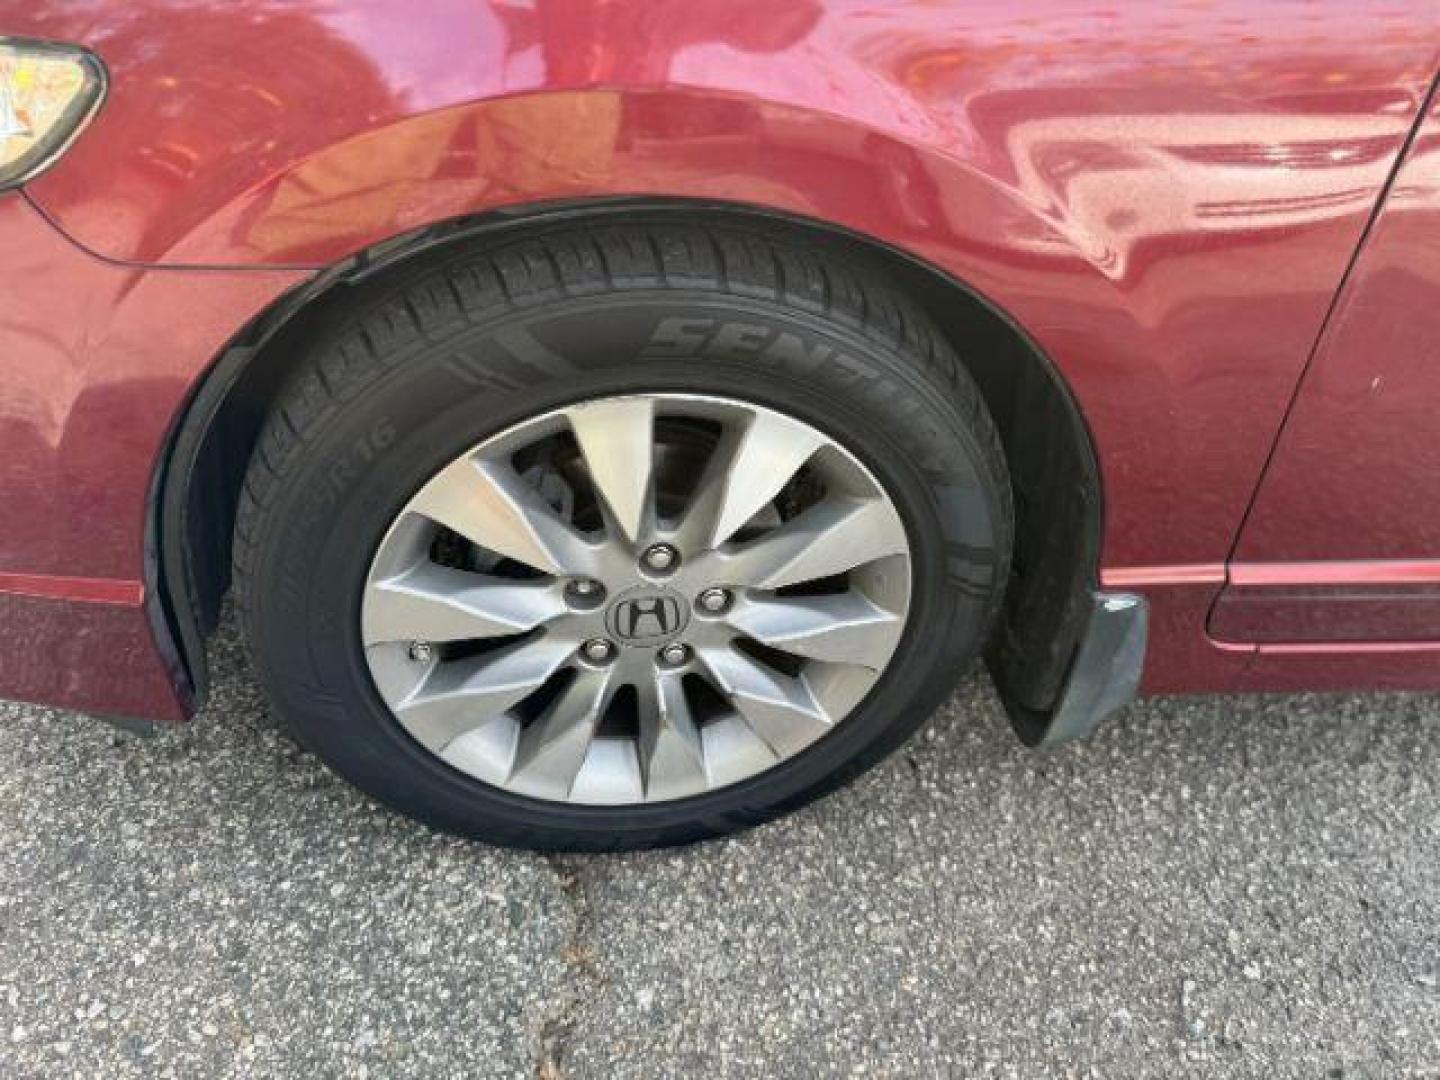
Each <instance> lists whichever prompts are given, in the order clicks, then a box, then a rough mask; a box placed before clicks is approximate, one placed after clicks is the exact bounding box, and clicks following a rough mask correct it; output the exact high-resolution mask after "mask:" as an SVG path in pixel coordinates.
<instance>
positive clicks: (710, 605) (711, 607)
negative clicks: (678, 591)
mask: <svg viewBox="0 0 1440 1080" xmlns="http://www.w3.org/2000/svg"><path fill="white" fill-rule="evenodd" d="M696 603H698V604H699V606H700V610H701V611H708V612H709V613H710V614H711V615H719V614H720V613H721V612H722V611H724V610H725V609H726V608H728V607H729V606H730V592H729V590H727V589H706V590H705V591H704V592H702V593H701V594H700V595H699V596H698V597H696Z"/></svg>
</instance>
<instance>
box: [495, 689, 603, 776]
mask: <svg viewBox="0 0 1440 1080" xmlns="http://www.w3.org/2000/svg"><path fill="white" fill-rule="evenodd" d="M613 670H614V669H613V668H606V669H602V670H598V671H597V670H595V669H592V668H579V669H577V672H576V676H575V679H574V681H572V682H571V683H570V685H569V686H567V687H566V688H565V689H564V690H562V691H561V692H560V693H559V695H557V696H556V698H555V700H554V701H552V702H551V703H550V704H549V705H548V706H547V707H546V709H545V711H544V712H543V713H541V714H540V716H538V717H536V718H535V720H534V721H532V722H531V723H530V724H529V725H528V726H527V727H526V728H525V730H524V731H522V732H521V733H520V745H519V748H518V749H517V750H516V753H515V763H514V766H513V767H512V769H511V772H510V778H509V783H510V786H511V787H512V788H514V789H515V790H516V791H520V792H524V793H525V794H528V795H537V796H540V797H543V798H552V799H563V798H565V797H566V796H568V795H569V794H570V790H571V788H573V787H574V785H575V777H576V776H578V775H579V774H580V769H581V767H582V766H583V765H584V764H585V757H586V755H587V754H589V752H590V744H591V742H592V741H593V740H594V738H595V728H596V726H597V725H598V724H599V723H600V718H601V716H602V715H604V712H605V706H606V704H607V703H608V702H609V700H610V695H611V693H612V692H613V690H614V685H613V684H614V679H613Z"/></svg>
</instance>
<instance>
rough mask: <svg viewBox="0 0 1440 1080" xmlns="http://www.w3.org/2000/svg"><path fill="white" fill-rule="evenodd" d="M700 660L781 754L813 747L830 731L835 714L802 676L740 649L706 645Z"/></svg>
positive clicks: (743, 714) (727, 694) (776, 751)
mask: <svg viewBox="0 0 1440 1080" xmlns="http://www.w3.org/2000/svg"><path fill="white" fill-rule="evenodd" d="M701 659H703V660H704V662H705V666H706V667H707V668H708V669H709V670H710V674H711V675H712V676H713V677H714V679H715V682H716V684H717V685H718V686H719V687H720V690H721V692H722V693H724V695H725V696H726V697H727V698H729V699H730V702H731V703H732V704H733V705H734V706H735V709H736V711H737V712H738V713H739V714H740V715H741V716H742V717H744V719H745V721H746V723H748V724H749V725H750V728H751V730H753V731H754V732H755V734H757V735H759V736H760V738H762V739H764V740H765V742H766V744H767V745H768V746H769V747H770V749H771V750H772V751H774V753H775V755H776V756H777V757H784V756H786V755H789V754H793V753H795V752H796V751H798V750H801V749H803V748H804V747H806V746H809V745H810V744H811V743H812V742H814V741H815V740H816V739H818V738H819V737H820V736H821V735H824V734H825V733H826V732H827V731H829V730H830V717H829V716H828V715H826V713H825V710H824V708H822V707H821V705H820V703H819V702H818V701H816V700H815V695H814V694H812V693H811V692H810V687H809V686H807V685H806V683H805V680H804V679H803V678H796V677H793V676H789V675H783V674H781V673H780V672H777V671H773V670H771V669H770V668H768V667H765V666H764V665H762V664H760V663H759V662H758V661H756V660H753V659H751V658H750V657H748V656H746V655H745V654H744V653H742V652H740V651H738V650H736V649H729V648H727V649H706V650H704V651H703V652H702V653H701Z"/></svg>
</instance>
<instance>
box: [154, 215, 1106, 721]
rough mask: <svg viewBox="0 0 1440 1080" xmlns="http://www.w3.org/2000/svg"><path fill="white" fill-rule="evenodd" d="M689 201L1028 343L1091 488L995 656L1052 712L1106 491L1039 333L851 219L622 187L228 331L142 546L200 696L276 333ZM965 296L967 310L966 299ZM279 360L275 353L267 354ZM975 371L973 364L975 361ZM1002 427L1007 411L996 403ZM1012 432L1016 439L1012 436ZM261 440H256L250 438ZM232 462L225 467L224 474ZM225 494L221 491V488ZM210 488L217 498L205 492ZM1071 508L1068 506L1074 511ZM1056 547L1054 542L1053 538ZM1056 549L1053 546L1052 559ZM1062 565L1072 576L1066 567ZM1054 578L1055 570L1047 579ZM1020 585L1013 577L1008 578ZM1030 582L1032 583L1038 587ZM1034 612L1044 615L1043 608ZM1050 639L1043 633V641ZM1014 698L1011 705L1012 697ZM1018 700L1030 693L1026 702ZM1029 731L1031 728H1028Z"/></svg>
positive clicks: (1017, 686) (285, 298)
mask: <svg viewBox="0 0 1440 1080" xmlns="http://www.w3.org/2000/svg"><path fill="white" fill-rule="evenodd" d="M671 213H676V214H679V213H684V214H689V215H694V214H703V215H706V216H710V217H726V218H731V219H735V220H745V221H750V222H763V223H769V224H770V225H771V226H773V227H776V228H784V229H786V230H789V231H798V232H803V233H808V234H809V235H810V236H812V237H814V238H815V239H816V240H817V241H823V242H826V243H830V244H835V245H838V246H840V247H842V248H844V249H846V250H848V251H852V252H854V253H856V254H858V255H860V256H862V257H865V258H867V259H869V260H870V261H872V262H874V261H880V262H881V263H882V264H883V265H884V266H885V267H886V268H887V269H889V270H890V271H892V272H893V273H895V274H898V275H899V276H900V277H901V278H902V280H900V281H898V282H897V284H899V285H900V286H901V287H902V288H907V287H908V288H909V289H919V290H921V291H922V292H924V293H925V294H926V295H924V296H923V297H919V299H920V301H921V302H922V304H924V306H926V307H927V309H929V310H930V314H932V316H938V317H939V321H940V322H941V323H942V326H941V329H942V331H945V332H947V335H948V334H949V333H950V331H951V330H952V329H953V327H951V328H947V327H946V326H945V325H943V323H944V322H945V320H946V317H947V316H946V313H947V312H953V313H954V315H955V317H956V319H957V320H963V319H964V318H965V317H966V316H967V315H973V314H974V313H976V312H984V313H985V317H986V318H988V319H990V320H992V325H993V328H995V330H996V332H997V333H998V332H1001V328H1003V333H1004V334H1006V335H1008V337H1009V340H1010V341H1012V342H1013V343H1015V345H1016V347H1017V348H1019V349H1021V350H1023V351H1024V352H1025V353H1026V354H1028V361H1029V362H1030V363H1031V364H1032V365H1033V366H1032V368H1031V370H1030V372H1029V377H1028V379H1027V381H1028V382H1029V383H1030V384H1031V385H1030V387H1029V389H1028V390H1021V391H1019V392H1018V396H1017V397H1016V398H1015V400H1013V401H1009V402H1008V404H1009V405H1013V406H1015V407H1018V408H1024V407H1025V405H1026V401H1025V398H1026V395H1027V394H1028V395H1030V396H1031V397H1032V398H1033V397H1034V395H1035V394H1037V393H1043V394H1045V395H1046V397H1047V401H1046V408H1048V409H1051V410H1053V411H1054V415H1053V416H1052V417H1051V418H1050V419H1051V421H1052V422H1053V421H1059V422H1062V423H1064V424H1065V425H1066V427H1067V428H1068V430H1067V432H1066V439H1067V440H1068V443H1069V447H1068V452H1069V453H1070V454H1071V455H1072V463H1073V465H1074V475H1073V477H1072V479H1073V480H1074V482H1075V483H1076V484H1078V485H1079V486H1080V487H1083V488H1084V491H1083V498H1082V499H1081V502H1082V503H1083V505H1082V506H1081V507H1080V508H1079V511H1078V512H1079V514H1080V519H1079V520H1078V521H1077V522H1075V523H1076V524H1078V526H1079V529H1080V535H1078V536H1072V537H1070V539H1072V540H1074V543H1073V544H1069V545H1067V546H1068V547H1069V548H1070V550H1071V555H1070V558H1069V559H1068V560H1066V561H1067V562H1068V565H1067V566H1066V567H1064V568H1063V570H1064V571H1065V572H1064V573H1060V574H1058V575H1057V574H1056V573H1055V572H1054V570H1055V568H1054V567H1053V566H1052V567H1051V570H1052V572H1051V573H1049V574H1047V575H1044V576H1045V577H1046V578H1047V580H1046V581H1042V582H1041V583H1040V586H1041V588H1040V591H1041V592H1044V593H1048V594H1049V599H1048V601H1047V600H1044V599H1043V598H1040V599H1037V598H1036V597H1035V596H1033V595H1032V596H1031V597H1029V598H1028V602H1027V603H1025V604H1021V605H1019V606H1018V607H1017V606H1016V605H1014V604H1009V603H1007V612H1006V615H1005V616H1004V617H1003V618H1004V624H1005V625H1003V626H1002V627H1001V629H1000V632H999V633H997V635H996V642H995V644H994V645H993V646H992V648H991V650H990V652H989V654H988V655H987V660H988V663H989V666H990V668H991V671H992V673H993V674H994V675H995V677H996V680H997V682H998V683H1000V684H1001V686H1002V694H1003V696H1004V698H1005V700H1006V702H1007V706H1011V714H1012V716H1014V717H1016V718H1017V719H1016V722H1017V730H1019V729H1020V723H1021V721H1020V719H1019V718H1020V717H1021V716H1022V715H1023V716H1024V717H1025V720H1024V723H1025V724H1026V725H1028V730H1031V731H1033V730H1034V728H1035V725H1036V723H1037V722H1040V723H1043V722H1044V721H1037V720H1036V717H1037V716H1045V715H1049V713H1050V712H1051V710H1052V708H1054V707H1056V706H1058V704H1059V703H1060V702H1061V700H1062V698H1063V697H1064V691H1065V686H1066V684H1067V682H1068V680H1069V678H1070V674H1071V671H1072V668H1073V667H1074V663H1073V661H1074V658H1075V657H1076V656H1077V654H1078V653H1079V651H1080V650H1081V647H1082V645H1083V642H1084V638H1085V636H1086V631H1087V627H1088V626H1089V625H1090V622H1091V618H1090V616H1091V610H1092V606H1093V600H1092V597H1093V594H1094V590H1095V589H1096V588H1097V584H1098V574H1099V559H1100V545H1101V538H1102V536H1103V532H1104V516H1103V507H1104V493H1103V489H1102V476H1101V470H1100V467H1099V459H1098V455H1097V452H1096V449H1095V439H1094V435H1093V433H1092V432H1091V429H1090V427H1089V425H1088V423H1087V421H1086V418H1085V416H1084V414H1083V412H1082V411H1081V408H1080V405H1079V403H1078V401H1077V399H1076V397H1075V395H1074V393H1073V392H1072V390H1071V388H1070V386H1069V384H1068V382H1067V381H1066V380H1065V378H1064V376H1063V375H1062V374H1061V372H1060V371H1059V369H1058V368H1057V367H1056V365H1055V364H1054V362H1053V361H1052V360H1051V359H1050V358H1049V356H1048V355H1047V354H1046V353H1045V351H1044V350H1043V349H1042V348H1041V347H1040V345H1039V344H1038V343H1037V342H1036V341H1035V340H1034V338H1033V337H1032V336H1031V335H1030V334H1028V333H1027V332H1026V330H1025V329H1024V327H1023V326H1021V325H1020V324H1019V323H1018V322H1017V321H1016V320H1015V319H1014V318H1013V317H1011V316H1010V315H1009V314H1008V313H1007V312H1006V311H1005V310H1004V309H1003V308H1002V307H1001V306H1000V305H998V304H997V303H995V302H994V301H992V300H991V299H989V298H988V297H986V296H984V295H982V294H981V293H979V292H978V291H977V290H975V289H974V288H973V287H971V286H970V285H968V284H967V283H965V282H962V281H960V280H958V279H956V278H955V277H954V276H953V275H952V274H951V273H949V272H948V271H946V270H944V269H942V268H940V267H937V266H935V265H934V264H933V263H930V262H928V261H926V260H925V259H923V258H921V257H919V256H917V255H916V254H914V253H912V252H909V251H906V250H904V249H901V248H898V247H896V246H894V245H892V244H889V243H887V242H885V241H883V240H880V239H877V238H875V237H872V236H868V235H864V234H861V233H857V232H855V231H853V230H851V229H848V228H846V227H843V226H839V225H835V224H833V223H829V222H824V221H819V220H816V219H813V218H808V217H804V216H801V215H797V214H793V213H790V212H787V211H779V210H775V209H773V208H768V207H760V206H753V205H748V204H740V203H734V202H728V201H720V200H711V199H693V198H666V197H622V196H605V197H600V198H587V199H571V200H564V201H557V202H548V203H538V204H531V205H526V206H521V207H507V208H503V209H499V210H492V211H489V212H485V213H482V214H478V215H469V216H466V217H462V218H457V219H451V220H446V221H442V222H437V223H434V224H430V225H427V226H424V227H421V228H417V229H414V230H411V231H409V232H406V233H403V234H401V235H398V236H395V237H392V238H390V239H388V240H385V241H382V242H381V243H378V244H376V245H373V246H372V247H370V248H367V249H366V250H364V251H361V252H359V253H357V254H355V255H352V256H350V257H348V258H346V259H344V260H342V261H340V262H338V263H336V264H334V265H332V266H330V267H328V268H325V269H322V270H319V271H318V272H317V273H316V274H315V275H314V276H313V277H311V278H309V279H307V280H306V281H304V282H303V283H301V284H300V285H298V286H296V287H294V288H292V289H290V290H289V291H288V292H286V293H284V294H282V295H281V296H280V297H279V298H278V299H277V300H275V301H274V302H273V303H271V304H270V305H268V306H267V307H266V308H265V309H263V310H262V311H261V312H259V313H257V314H256V315H255V316H254V318H252V319H251V320H250V321H249V322H248V323H247V324H246V325H245V326H244V327H242V328H241V329H240V331H239V332H238V333H237V334H236V335H235V336H234V337H233V338H232V339H231V341H230V342H229V343H228V344H227V346H226V347H225V348H224V349H223V350H222V351H221V352H220V354H219V355H218V356H217V357H216V359H215V360H214V362H213V363H212V364H211V365H210V366H209V368H208V369H207V370H206V372H205V373H204V375H203V376H202V377H201V378H200V379H198V380H197V382H196V384H195V386H194V387H193V389H192V392H191V394H190V396H189V398H188V400H187V401H186V403H185V405H184V407H183V408H182V409H181V410H180V411H179V412H178V414H177V417H176V421H175V423H174V424H173V425H172V428H171V431H170V433H169V436H168V437H167V439H166V443H165V447H164V451H163V453H162V454H161V456H160V458H159V464H158V466H157V469H156V472H155V474H154V478H153V484H152V489H151V500H150V501H151V505H150V507H149V508H148V515H147V532H148V535H149V537H150V541H151V542H150V544H149V545H147V546H149V547H150V548H151V550H152V552H153V556H154V557H153V558H150V559H147V567H146V572H147V582H146V584H147V595H148V596H149V597H150V598H151V603H152V604H153V605H156V606H157V607H158V609H159V610H158V611H156V612H155V616H154V623H155V627H156V634H157V636H161V635H163V636H164V638H165V639H166V640H162V642H161V647H162V648H163V649H164V650H165V651H166V652H167V653H169V654H171V655H173V656H174V657H175V659H176V668H177V670H178V671H180V672H182V673H183V677H184V679H185V680H186V681H187V682H188V686H187V687H186V688H185V689H186V691H187V693H188V696H189V697H190V698H191V699H192V700H193V701H194V702H195V703H196V704H198V703H200V702H202V701H203V700H204V698H205V695H206V692H207V689H208V682H209V677H208V670H207V666H206V660H205V652H204V645H205V639H206V637H207V635H208V633H209V632H210V631H211V630H212V629H213V628H214V625H215V622H216V620H217V618H218V615H219V605H220V602H221V599H222V597H223V591H224V588H225V587H226V586H227V585H228V580H229V572H228V562H229V551H230V544H229V530H230V529H232V528H233V500H232V501H231V505H230V507H229V509H228V512H227V511H226V510H225V508H224V506H223V487H224V485H225V483H234V481H235V477H234V470H235V469H236V468H237V466H238V468H239V470H240V472H241V473H242V474H243V468H244V463H245V460H248V456H249V454H248V449H249V448H248V447H247V448H246V453H245V454H244V455H243V458H244V460H240V461H238V463H237V462H236V461H235V460H234V457H233V455H231V458H230V459H229V460H226V455H225V452H224V450H223V448H222V447H223V443H224V439H223V437H222V435H223V430H224V425H225V424H226V423H227V422H228V418H229V417H230V411H231V410H232V409H234V408H235V407H236V400H237V394H240V393H242V392H243V389H244V383H245V380H246V378H247V373H249V372H251V371H253V368H254V365H255V364H256V363H257V361H260V360H262V358H264V357H265V356H266V351H267V349H269V348H271V347H273V346H274V344H275V342H276V340H277V338H278V337H279V336H280V335H282V334H283V333H284V332H286V331H287V330H288V329H291V328H293V327H295V326H296V325H297V323H298V322H299V321H300V317H301V316H302V315H303V314H305V313H306V312H310V311H313V310H315V309H316V308H317V306H318V305H320V304H321V302H322V301H324V300H326V299H327V298H331V299H333V298H334V297H335V296H337V295H339V294H340V293H341V292H342V291H343V290H344V289H345V288H346V287H348V286H352V285H356V284H359V283H362V282H366V281H369V280H371V279H375V278H377V277H378V276H380V275H383V274H384V273H385V272H387V271H388V270H391V269H393V268H396V267H398V266H399V265H400V264H402V263H409V262H411V261H413V260H416V259H422V258H425V257H426V256H428V255H433V254H434V253H436V252H437V251H440V250H446V249H450V248H452V247H453V246H455V245H458V244H463V243H467V242H483V241H484V240H486V239H490V238H495V237H498V236H500V235H502V234H504V233H506V232H509V231H512V230H516V229H520V228H525V227H527V226H531V225H534V224H537V223H546V224H554V223H557V222H564V221H566V220H586V221H600V220H603V219H604V218H605V217H609V216H617V215H636V214H645V215H663V214H671ZM960 309H963V310H960ZM270 362H271V363H277V362H278V361H276V360H275V359H274V358H273V357H272V358H270ZM972 374H974V372H973V370H972ZM977 381H980V382H981V385H982V391H984V392H985V393H986V397H987V403H988V404H989V405H990V406H991V409H992V413H994V412H995V411H996V408H997V405H998V406H1001V407H1004V406H1005V405H1006V404H1007V402H997V401H996V400H994V399H993V398H992V392H993V391H994V388H993V387H987V386H986V385H985V382H986V380H985V378H984V377H983V376H977ZM996 419H997V423H999V424H1000V426H1001V427H1002V432H1004V428H1005V422H1004V421H1003V420H1002V419H1001V417H999V416H997V417H996ZM1005 435H1006V438H1005V441H1006V444H1007V445H1006V453H1007V458H1010V457H1011V456H1012V455H1013V454H1014V453H1016V452H1024V450H1025V447H1024V443H1023V440H1021V436H1023V435H1024V433H1023V432H1017V433H1015V434H1014V438H1013V439H1012V437H1011V433H1009V432H1005ZM1016 440H1021V441H1020V442H1018V443H1017V442H1016ZM252 445H253V442H252ZM227 473H228V476H227ZM217 497H219V499H220V501H219V502H218V503H217V501H216V499H217ZM206 499H208V500H209V502H210V505H209V506H208V507H207V506H204V505H201V503H203V502H204V501H205V500H206ZM1072 516H1073V514H1072ZM1051 547H1052V549H1053V548H1054V545H1051ZM1055 557H1056V553H1055V551H1053V550H1052V551H1051V552H1050V553H1049V556H1048V560H1049V562H1050V563H1052V564H1053V563H1054V562H1055ZM1061 578H1064V579H1065V580H1064V581H1061V580H1060V579H1061ZM1051 579H1053V580H1051ZM1011 584H1012V591H1013V587H1014V579H1013V578H1012V582H1011ZM1034 591H1035V590H1034V588H1033V587H1032V588H1031V589H1030V592H1032V593H1034ZM1037 611H1038V612H1040V614H1041V617H1040V618H1038V620H1037V617H1036V613H1037ZM1040 638H1044V639H1046V640H1039V639H1040ZM1012 703H1015V704H1012ZM1020 703H1023V704H1020ZM1027 741H1034V739H1033V738H1027Z"/></svg>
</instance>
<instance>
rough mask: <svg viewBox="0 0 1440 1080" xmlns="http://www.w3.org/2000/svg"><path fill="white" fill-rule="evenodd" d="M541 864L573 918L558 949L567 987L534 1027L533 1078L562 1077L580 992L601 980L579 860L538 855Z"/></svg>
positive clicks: (587, 899) (545, 1079) (592, 922)
mask: <svg viewBox="0 0 1440 1080" xmlns="http://www.w3.org/2000/svg"><path fill="white" fill-rule="evenodd" d="M542 861H543V862H544V864H545V867H546V868H547V869H548V870H549V871H550V873H551V874H552V875H553V876H554V878H555V883H556V885H557V886H558V887H559V890H560V895H561V896H562V897H564V899H565V902H566V904H567V905H568V906H569V908H570V912H571V915H572V917H573V919H574V924H573V928H572V930H571V933H570V940H569V942H568V943H567V944H566V945H565V947H564V949H563V950H561V953H560V959H561V960H562V961H563V962H564V964H565V968H566V970H567V971H568V972H569V975H570V982H571V987H570V988H569V989H567V990H566V991H565V993H564V994H562V995H561V997H560V998H559V1000H558V1001H556V1002H555V1004H554V1007H553V1008H551V1009H550V1010H549V1011H548V1012H547V1013H546V1015H545V1016H544V1017H542V1018H541V1020H540V1022H539V1023H538V1024H537V1025H536V1026H535V1030H534V1034H533V1038H532V1042H533V1045H532V1048H531V1056H532V1059H533V1060H534V1062H535V1076H536V1080H562V1078H563V1077H564V1075H565V1071H564V1063H565V1057H566V1055H567V1053H568V1052H569V1050H570V1048H571V1041H572V1040H573V1038H574V1035H575V1023H576V1016H575V1013H576V1010H577V1009H578V1007H579V1004H580V999H581V996H582V993H583V991H584V990H585V989H586V988H587V987H595V986H598V985H599V984H600V982H601V978H600V972H599V968H598V966H597V964H596V955H595V949H594V947H593V946H592V945H591V944H589V942H590V941H591V940H592V935H593V931H594V917H593V912H592V910H591V907H590V899H589V897H588V896H587V895H586V892H585V884H584V881H583V879H582V868H583V866H584V863H583V861H581V860H579V859H575V858H569V857H566V856H563V855H555V854H547V855H544V856H542Z"/></svg>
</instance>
